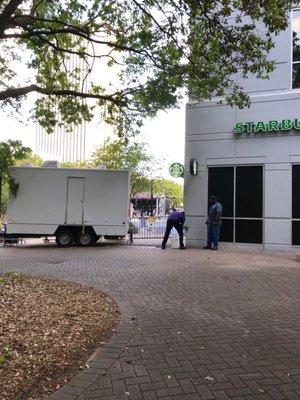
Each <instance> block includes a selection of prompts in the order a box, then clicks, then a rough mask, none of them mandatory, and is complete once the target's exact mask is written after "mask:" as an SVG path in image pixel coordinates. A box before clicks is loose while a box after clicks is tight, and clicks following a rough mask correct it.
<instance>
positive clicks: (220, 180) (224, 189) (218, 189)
mask: <svg viewBox="0 0 300 400" xmlns="http://www.w3.org/2000/svg"><path fill="white" fill-rule="evenodd" d="M233 180H234V168H233V167H213V168H209V170H208V198H209V197H210V196H212V195H214V196H217V198H218V200H219V201H220V203H221V204H222V207H223V217H233Z"/></svg>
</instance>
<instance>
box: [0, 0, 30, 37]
mask: <svg viewBox="0 0 300 400" xmlns="http://www.w3.org/2000/svg"><path fill="white" fill-rule="evenodd" d="M23 1H24V0H10V2H9V3H8V4H7V5H6V6H5V8H4V10H3V11H2V13H1V14H0V34H1V33H3V32H4V30H5V28H6V27H7V25H8V24H9V20H10V18H11V16H12V15H13V14H14V13H15V12H16V10H17V8H18V7H19V5H20V4H21V3H23Z"/></svg>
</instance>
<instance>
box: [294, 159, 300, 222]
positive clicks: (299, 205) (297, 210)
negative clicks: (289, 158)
mask: <svg viewBox="0 0 300 400" xmlns="http://www.w3.org/2000/svg"><path fill="white" fill-rule="evenodd" d="M292 218H295V219H300V165H293V166H292Z"/></svg>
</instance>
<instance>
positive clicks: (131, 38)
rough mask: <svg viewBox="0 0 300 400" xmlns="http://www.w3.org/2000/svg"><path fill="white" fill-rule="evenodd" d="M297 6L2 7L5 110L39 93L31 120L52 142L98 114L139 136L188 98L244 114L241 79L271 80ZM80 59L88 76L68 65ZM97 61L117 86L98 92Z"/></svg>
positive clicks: (106, 3)
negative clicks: (52, 135) (144, 122)
mask: <svg viewBox="0 0 300 400" xmlns="http://www.w3.org/2000/svg"><path fill="white" fill-rule="evenodd" d="M292 3H293V2H292V1H289V0H272V1H271V0H267V1H266V0H255V1H254V0H56V1H54V0H2V1H0V46H1V47H0V72H1V76H0V103H2V104H1V106H2V107H3V106H11V107H13V108H18V107H19V106H20V103H21V102H22V100H23V99H24V98H25V97H26V95H28V94H29V93H31V92H36V93H39V94H40V95H42V96H39V97H38V98H37V101H36V107H35V114H34V115H35V117H36V118H37V119H38V120H39V122H40V123H41V124H42V125H43V126H44V127H45V128H46V129H47V130H48V131H49V132H50V131H51V130H52V129H53V127H54V125H55V124H56V123H61V124H67V125H68V124H72V123H80V122H81V121H82V120H83V119H84V120H90V119H91V118H92V115H93V113H96V112H97V111H96V110H97V108H94V106H95V105H96V106H100V109H101V110H102V111H103V112H104V114H105V118H106V120H107V121H108V122H112V123H117V126H118V127H119V130H120V132H124V130H126V131H127V129H128V128H129V127H131V129H135V128H137V127H138V126H139V125H140V118H141V117H145V116H154V115H155V114H156V113H157V111H158V110H159V109H167V108H170V107H174V106H176V104H177V102H178V99H179V98H180V97H181V96H182V95H183V94H187V93H188V94H189V95H190V96H191V97H192V98H193V99H195V100H203V99H209V98H210V97H211V96H212V94H215V95H217V96H219V97H221V98H224V99H225V101H227V102H228V103H229V104H237V105H238V106H239V107H243V106H245V105H247V104H248V103H249V98H248V97H247V96H246V95H245V94H244V93H243V91H242V89H241V87H240V86H239V84H238V83H236V80H235V74H236V73H237V72H240V73H241V75H242V76H247V75H249V74H250V73H252V74H254V75H256V76H258V77H266V76H267V75H268V73H270V72H271V71H272V69H273V63H272V61H270V60H268V58H267V54H268V52H269V51H270V49H271V48H272V46H273V37H274V35H276V34H277V33H278V32H279V31H280V30H282V29H284V28H285V27H286V26H287V12H288V10H289V9H290V7H291V5H292ZM262 23H263V24H264V26H265V28H266V29H262ZM74 55H78V56H79V57H80V59H81V60H82V62H83V63H84V64H85V66H86V69H85V73H84V74H83V72H82V70H80V68H77V67H76V66H74V63H73V61H72V60H70V57H73V56H74ZM95 60H101V61H102V62H104V63H106V64H108V66H109V67H111V66H114V65H117V66H118V68H117V71H119V77H118V78H117V77H115V78H114V81H115V82H117V84H116V85H109V84H107V79H104V83H103V82H102V83H101V79H100V77H101V75H105V74H106V73H105V72H103V71H102V72H101V67H99V66H98V67H97V62H95ZM17 62H19V64H20V65H21V66H17ZM72 65H73V66H72ZM95 68H96V69H97V70H96V73H97V74H96V75H97V76H96V79H94V81H93V80H92V78H91V77H92V76H93V70H95ZM26 70H29V74H27V75H28V78H27V80H26V81H24V73H25V71H26ZM94 75H95V74H94ZM105 82H106V83H105ZM86 99H92V100H93V101H94V102H93V103H90V102H89V101H85V100H86ZM57 110H59V111H60V114H59V113H57V112H56V111H57ZM58 115H60V116H59V117H58Z"/></svg>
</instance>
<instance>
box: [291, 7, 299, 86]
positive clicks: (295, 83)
mask: <svg viewBox="0 0 300 400" xmlns="http://www.w3.org/2000/svg"><path fill="white" fill-rule="evenodd" d="M292 17H293V19H292V29H293V38H292V40H293V89H297V88H300V10H295V11H293V13H292Z"/></svg>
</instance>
